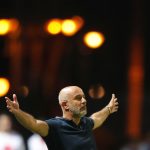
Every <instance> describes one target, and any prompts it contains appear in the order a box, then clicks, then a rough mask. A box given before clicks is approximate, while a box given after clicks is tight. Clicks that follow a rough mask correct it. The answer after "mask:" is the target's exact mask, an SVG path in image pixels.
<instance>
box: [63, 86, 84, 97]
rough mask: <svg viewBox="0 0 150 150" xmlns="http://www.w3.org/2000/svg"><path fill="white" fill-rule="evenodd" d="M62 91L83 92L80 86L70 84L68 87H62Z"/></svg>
mask: <svg viewBox="0 0 150 150" xmlns="http://www.w3.org/2000/svg"><path fill="white" fill-rule="evenodd" d="M63 92H65V93H66V94H75V95H77V94H83V91H82V89H81V88H80V87H77V86H70V87H66V88H64V90H63Z"/></svg>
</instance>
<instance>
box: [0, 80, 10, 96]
mask: <svg viewBox="0 0 150 150" xmlns="http://www.w3.org/2000/svg"><path fill="white" fill-rule="evenodd" d="M9 88H10V83H9V81H8V79H6V78H0V97H2V96H4V95H6V94H7V92H8V91H9Z"/></svg>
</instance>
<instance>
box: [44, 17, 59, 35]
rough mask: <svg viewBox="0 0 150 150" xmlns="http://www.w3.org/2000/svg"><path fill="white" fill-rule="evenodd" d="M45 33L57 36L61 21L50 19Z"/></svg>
mask: <svg viewBox="0 0 150 150" xmlns="http://www.w3.org/2000/svg"><path fill="white" fill-rule="evenodd" d="M46 29H47V31H48V32H49V33H50V34H54V35H55V34H59V33H60V32H61V20H60V19H52V20H50V21H49V22H48V24H47V26H46Z"/></svg>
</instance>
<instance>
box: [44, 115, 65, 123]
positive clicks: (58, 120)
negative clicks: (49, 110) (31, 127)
mask: <svg viewBox="0 0 150 150" xmlns="http://www.w3.org/2000/svg"><path fill="white" fill-rule="evenodd" d="M45 121H46V123H47V124H48V125H59V124H60V123H61V122H63V121H64V120H63V118H62V117H54V118H49V119H47V120H45Z"/></svg>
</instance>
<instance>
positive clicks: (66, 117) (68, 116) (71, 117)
mask: <svg viewBox="0 0 150 150" xmlns="http://www.w3.org/2000/svg"><path fill="white" fill-rule="evenodd" d="M63 118H65V119H68V120H72V121H73V122H74V123H75V124H76V125H78V124H79V123H80V120H81V117H77V116H73V115H69V114H63Z"/></svg>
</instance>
